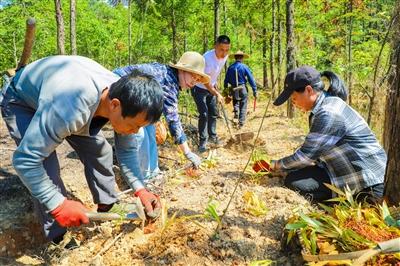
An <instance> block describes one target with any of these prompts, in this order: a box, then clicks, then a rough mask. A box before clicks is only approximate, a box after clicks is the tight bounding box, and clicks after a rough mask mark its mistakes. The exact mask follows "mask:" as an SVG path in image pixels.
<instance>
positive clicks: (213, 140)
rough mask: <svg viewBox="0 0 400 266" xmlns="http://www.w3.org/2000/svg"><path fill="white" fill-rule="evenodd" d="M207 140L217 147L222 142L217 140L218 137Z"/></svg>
mask: <svg viewBox="0 0 400 266" xmlns="http://www.w3.org/2000/svg"><path fill="white" fill-rule="evenodd" d="M209 142H210V143H211V144H213V145H215V146H217V147H219V146H221V145H222V142H221V141H220V140H219V138H218V137H215V138H210V140H209Z"/></svg>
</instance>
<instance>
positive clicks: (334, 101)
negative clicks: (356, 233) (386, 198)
mask: <svg viewBox="0 0 400 266" xmlns="http://www.w3.org/2000/svg"><path fill="white" fill-rule="evenodd" d="M321 77H325V78H327V80H328V81H329V83H330V84H329V87H328V90H327V91H325V90H324V89H325V84H324V82H323V80H322V79H321ZM284 86H285V87H284V89H283V91H282V93H281V94H280V95H279V96H278V98H277V99H276V100H275V101H274V105H276V106H278V105H281V104H283V103H284V102H286V100H288V99H289V97H290V98H291V100H292V102H293V104H294V105H295V106H296V107H298V108H299V109H301V110H303V111H305V112H308V111H310V116H309V126H310V132H309V133H308V135H307V136H306V138H305V141H304V143H303V145H302V146H301V147H300V148H299V149H298V150H297V151H296V152H295V153H294V154H292V155H290V156H287V157H284V158H282V159H280V160H276V161H275V160H272V161H271V168H272V171H275V172H277V171H282V172H284V173H286V174H287V175H286V177H285V181H284V183H285V186H286V187H288V188H290V189H292V190H296V191H299V193H300V194H302V195H305V196H311V198H312V200H313V201H323V200H327V199H329V198H331V197H332V191H331V190H330V189H329V188H328V187H326V186H325V185H324V183H328V184H332V185H334V186H336V187H338V188H340V189H342V190H343V189H344V188H345V187H346V186H348V187H349V188H350V189H351V190H352V192H353V194H355V196H356V197H357V198H358V199H366V200H369V201H375V200H379V199H381V198H382V197H383V188H384V185H383V182H384V175H385V168H386V161H387V157H386V153H385V151H384V150H383V148H382V147H381V145H380V144H379V143H378V140H377V139H376V137H375V135H374V133H373V132H372V131H371V129H370V128H369V127H368V124H367V123H366V122H365V120H364V119H363V118H362V117H361V115H360V114H359V113H357V111H355V110H354V109H353V108H351V107H350V106H349V105H348V104H347V103H346V102H345V101H346V99H347V96H348V91H347V88H346V87H345V85H344V83H343V81H342V80H341V79H340V78H339V77H338V76H337V75H336V74H335V73H333V72H330V71H324V72H322V73H320V72H318V71H317V70H316V69H314V68H313V67H310V66H302V67H299V68H296V69H294V70H292V71H291V72H289V73H288V74H287V75H286V78H285V85H284Z"/></svg>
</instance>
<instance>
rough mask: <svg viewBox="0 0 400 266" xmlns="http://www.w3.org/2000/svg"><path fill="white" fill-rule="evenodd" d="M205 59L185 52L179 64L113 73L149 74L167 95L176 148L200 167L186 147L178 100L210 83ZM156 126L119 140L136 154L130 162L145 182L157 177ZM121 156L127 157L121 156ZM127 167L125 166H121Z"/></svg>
mask: <svg viewBox="0 0 400 266" xmlns="http://www.w3.org/2000/svg"><path fill="white" fill-rule="evenodd" d="M204 68H205V61H204V57H203V56H202V55H201V54H199V53H197V52H185V53H184V54H183V55H182V56H181V58H180V59H179V61H178V62H177V63H176V64H173V63H170V64H168V65H165V64H160V63H157V62H154V63H148V64H138V65H130V66H126V67H122V68H118V69H115V70H114V73H116V74H118V75H119V76H125V75H127V74H129V73H131V72H132V71H135V70H140V71H141V72H144V73H147V74H150V75H152V76H154V77H155V79H156V80H157V81H158V82H159V83H160V85H161V87H162V89H163V91H164V107H163V114H164V117H165V119H166V121H167V123H168V128H169V131H170V133H171V135H172V136H173V138H174V141H175V144H177V145H179V148H180V150H181V151H182V152H183V154H184V155H185V157H186V158H187V159H188V160H189V161H190V162H192V163H193V166H194V167H196V168H197V167H199V165H200V163H201V159H200V157H199V156H197V155H196V154H195V153H193V152H192V151H191V149H190V147H189V145H188V144H187V138H186V135H185V133H184V131H183V129H182V124H181V121H180V117H179V114H178V97H179V93H180V91H181V90H184V89H189V88H191V87H193V86H194V85H195V84H198V83H203V84H204V83H208V82H209V81H210V77H209V76H208V75H207V74H205V73H204ZM155 131H156V130H155V127H154V125H149V126H147V127H145V128H143V130H141V131H139V133H138V134H136V135H134V137H133V138H132V137H131V138H130V137H129V136H120V138H119V140H120V141H122V142H123V143H124V144H125V145H127V146H131V147H132V149H136V150H137V157H136V158H131V159H130V161H131V163H132V164H133V165H135V167H134V168H135V169H136V171H135V172H134V173H133V174H134V175H136V176H137V177H138V178H140V179H142V180H143V181H146V180H148V179H149V178H151V177H154V176H155V175H157V174H158V172H159V169H158V151H157V143H156V133H155ZM120 156H124V155H123V154H122V155H119V156H118V157H120ZM121 167H124V166H121Z"/></svg>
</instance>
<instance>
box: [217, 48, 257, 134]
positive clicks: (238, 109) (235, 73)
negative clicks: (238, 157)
mask: <svg viewBox="0 0 400 266" xmlns="http://www.w3.org/2000/svg"><path fill="white" fill-rule="evenodd" d="M231 56H232V55H231ZM233 57H234V58H235V60H236V61H235V63H233V64H232V65H230V66H229V68H228V70H227V71H226V75H225V81H224V88H225V89H227V87H228V85H230V88H229V94H230V96H232V98H233V112H234V115H235V116H234V117H235V119H239V128H241V127H243V125H244V122H245V120H246V113H247V87H246V83H247V82H249V83H250V86H251V88H252V89H253V96H254V98H257V86H256V82H255V80H254V77H253V75H252V74H251V71H250V69H249V67H248V66H247V65H245V64H243V59H245V58H248V57H249V56H248V55H247V54H245V53H243V52H242V51H240V50H239V51H237V52H236V53H235V54H233Z"/></svg>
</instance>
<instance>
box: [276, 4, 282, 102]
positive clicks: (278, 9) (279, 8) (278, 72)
mask: <svg viewBox="0 0 400 266" xmlns="http://www.w3.org/2000/svg"><path fill="white" fill-rule="evenodd" d="M276 4H277V6H276V7H277V13H278V40H277V44H278V68H277V73H276V74H277V76H278V81H277V85H278V95H279V94H280V92H281V84H282V81H281V65H282V27H281V26H282V25H281V23H282V21H281V1H280V0H277V1H276Z"/></svg>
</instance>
